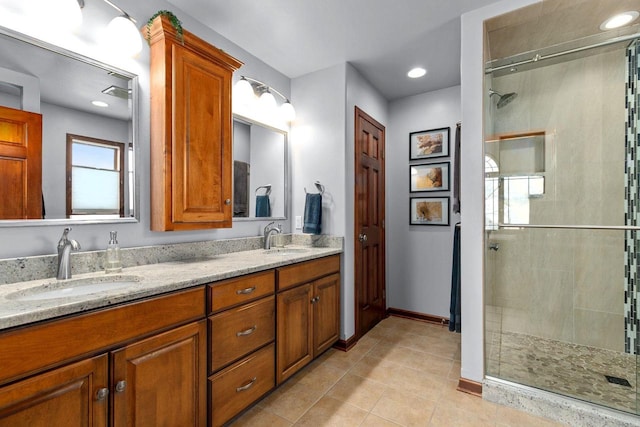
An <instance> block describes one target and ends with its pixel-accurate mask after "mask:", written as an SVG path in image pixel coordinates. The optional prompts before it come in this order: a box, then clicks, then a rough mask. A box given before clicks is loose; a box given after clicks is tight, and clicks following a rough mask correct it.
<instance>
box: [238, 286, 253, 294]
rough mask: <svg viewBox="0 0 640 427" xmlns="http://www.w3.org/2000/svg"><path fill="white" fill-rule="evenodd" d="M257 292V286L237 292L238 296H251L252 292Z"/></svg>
mask: <svg viewBox="0 0 640 427" xmlns="http://www.w3.org/2000/svg"><path fill="white" fill-rule="evenodd" d="M255 290H256V287H255V286H252V287H250V288H245V289H238V290H237V291H236V294H238V295H247V294H250V293H251V292H253V291H255Z"/></svg>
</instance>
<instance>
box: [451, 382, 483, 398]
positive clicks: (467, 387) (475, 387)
mask: <svg viewBox="0 0 640 427" xmlns="http://www.w3.org/2000/svg"><path fill="white" fill-rule="evenodd" d="M457 390H458V391H462V392H464V393H469V394H473V395H474V396H478V397H482V383H479V382H477V381H471V380H468V379H466V378H460V379H459V380H458V388H457Z"/></svg>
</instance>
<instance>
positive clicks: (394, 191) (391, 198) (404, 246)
mask: <svg viewBox="0 0 640 427" xmlns="http://www.w3.org/2000/svg"><path fill="white" fill-rule="evenodd" d="M389 117H390V120H389V122H390V126H389V128H388V133H387V158H386V162H387V182H388V186H387V200H388V208H387V218H388V222H387V223H388V226H387V257H388V267H387V272H388V283H387V289H388V292H387V304H388V305H389V307H393V308H399V309H403V310H410V311H415V312H418V313H424V314H430V315H434V316H443V317H449V302H450V297H451V265H452V252H453V231H454V224H455V223H456V222H457V221H458V219H459V215H457V214H453V212H450V215H451V216H450V224H451V225H450V226H448V227H439V226H438V227H436V226H418V225H414V226H410V225H409V197H415V196H422V195H428V196H450V197H451V196H453V191H452V190H453V175H454V174H453V159H454V145H455V144H454V141H455V132H456V123H457V122H458V121H459V120H460V118H461V106H460V86H454V87H450V88H446V89H442V90H438V91H435V92H429V93H424V94H421V95H416V96H411V97H407V98H403V99H400V100H397V101H393V102H391V104H390V107H389ZM444 127H449V128H450V135H451V139H450V149H449V157H446V158H437V159H433V160H431V161H430V162H429V163H435V162H450V164H449V170H450V177H451V179H450V188H451V191H449V192H448V193H444V192H437V193H409V133H410V132H416V131H421V130H427V129H437V128H444ZM414 163H415V162H414ZM420 163H424V162H420ZM452 203H453V200H452V199H450V206H452Z"/></svg>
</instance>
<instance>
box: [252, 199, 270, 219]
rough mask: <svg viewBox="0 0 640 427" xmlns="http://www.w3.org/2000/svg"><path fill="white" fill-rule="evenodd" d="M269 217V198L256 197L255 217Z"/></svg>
mask: <svg viewBox="0 0 640 427" xmlns="http://www.w3.org/2000/svg"><path fill="white" fill-rule="evenodd" d="M269 216H271V204H270V203H269V196H267V195H262V196H256V217H269Z"/></svg>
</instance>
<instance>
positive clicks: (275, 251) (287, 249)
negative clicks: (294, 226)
mask: <svg viewBox="0 0 640 427" xmlns="http://www.w3.org/2000/svg"><path fill="white" fill-rule="evenodd" d="M308 251H309V249H307V248H299V247H295V246H293V247H292V246H284V247H282V248H275V247H274V248H271V249H265V251H264V252H265V253H266V254H269V255H281V256H285V255H294V254H303V253H305V252H308Z"/></svg>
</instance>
